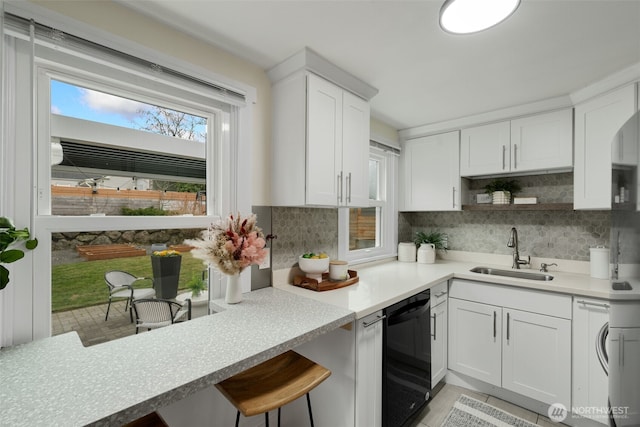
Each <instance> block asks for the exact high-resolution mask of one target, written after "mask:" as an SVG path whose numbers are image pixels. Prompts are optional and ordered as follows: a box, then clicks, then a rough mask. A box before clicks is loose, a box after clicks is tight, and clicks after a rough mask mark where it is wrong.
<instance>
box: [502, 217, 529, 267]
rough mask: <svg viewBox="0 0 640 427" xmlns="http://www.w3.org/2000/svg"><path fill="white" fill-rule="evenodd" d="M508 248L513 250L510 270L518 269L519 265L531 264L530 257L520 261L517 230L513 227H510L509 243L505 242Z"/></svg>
mask: <svg viewBox="0 0 640 427" xmlns="http://www.w3.org/2000/svg"><path fill="white" fill-rule="evenodd" d="M507 247H508V248H513V264H512V265H511V268H515V269H518V270H519V269H520V266H521V265H526V264H529V263H530V262H531V257H530V256H529V257H527V259H526V260H524V259H520V252H519V248H518V230H516V228H515V227H511V234H510V235H509V241H508V242H507Z"/></svg>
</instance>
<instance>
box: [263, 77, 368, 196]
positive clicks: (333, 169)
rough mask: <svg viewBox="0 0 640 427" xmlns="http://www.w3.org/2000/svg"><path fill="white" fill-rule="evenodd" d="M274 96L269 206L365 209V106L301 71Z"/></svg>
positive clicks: (279, 85)
mask: <svg viewBox="0 0 640 427" xmlns="http://www.w3.org/2000/svg"><path fill="white" fill-rule="evenodd" d="M272 93H273V100H274V112H273V114H274V128H273V142H272V143H273V152H272V154H273V156H272V163H273V172H272V184H273V185H272V202H273V205H274V206H307V205H309V206H368V203H369V197H368V189H369V187H368V182H369V181H368V179H369V171H368V167H369V166H368V165H369V121H370V116H369V103H368V102H367V101H365V100H363V99H361V98H359V97H357V96H355V95H353V94H352V93H350V92H348V91H346V90H344V89H342V88H340V87H338V86H336V85H334V84H333V83H330V82H328V81H327V80H324V79H322V78H320V77H318V76H316V75H314V74H312V73H309V72H304V71H303V72H298V73H295V74H293V75H291V76H289V77H287V78H285V79H283V80H281V81H278V82H276V83H275V84H274V85H273V92H272ZM305 113H306V114H305Z"/></svg>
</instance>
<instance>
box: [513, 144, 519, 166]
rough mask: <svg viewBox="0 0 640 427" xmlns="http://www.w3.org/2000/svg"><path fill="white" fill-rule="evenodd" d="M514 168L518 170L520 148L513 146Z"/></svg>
mask: <svg viewBox="0 0 640 427" xmlns="http://www.w3.org/2000/svg"><path fill="white" fill-rule="evenodd" d="M513 168H514V169H518V146H517V145H516V144H513Z"/></svg>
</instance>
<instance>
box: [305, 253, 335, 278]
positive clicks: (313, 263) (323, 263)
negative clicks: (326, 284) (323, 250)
mask: <svg viewBox="0 0 640 427" xmlns="http://www.w3.org/2000/svg"><path fill="white" fill-rule="evenodd" d="M329 261H330V259H329V257H327V258H318V259H311V258H302V256H300V257H299V258H298V267H300V270H302V271H304V272H305V273H306V276H307V277H308V278H310V279H315V280H317V281H318V282H322V273H324V272H326V271H327V270H328V269H329Z"/></svg>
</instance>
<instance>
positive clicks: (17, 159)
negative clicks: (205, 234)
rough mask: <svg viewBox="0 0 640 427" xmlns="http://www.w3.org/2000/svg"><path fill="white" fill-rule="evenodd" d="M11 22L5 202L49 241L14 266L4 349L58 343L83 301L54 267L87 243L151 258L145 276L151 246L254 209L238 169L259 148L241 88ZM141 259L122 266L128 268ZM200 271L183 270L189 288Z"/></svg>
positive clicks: (7, 32) (118, 261) (81, 289)
mask: <svg viewBox="0 0 640 427" xmlns="http://www.w3.org/2000/svg"><path fill="white" fill-rule="evenodd" d="M5 24H7V25H5V38H4V42H5V44H4V53H5V55H4V58H3V59H5V61H3V67H4V68H3V73H4V80H5V82H6V85H5V86H6V88H9V90H8V91H7V93H6V96H3V103H4V107H5V108H3V114H4V116H3V118H4V123H8V124H9V125H10V126H7V127H6V129H3V132H4V135H5V137H4V139H3V141H8V143H7V144H6V146H5V145H3V146H2V147H0V149H2V150H3V158H2V159H0V160H1V162H0V163H2V165H3V168H2V170H1V171H0V175H2V177H3V182H4V185H2V186H1V187H0V188H1V189H2V192H1V194H0V196H2V199H3V200H10V201H11V203H10V204H9V203H7V204H4V206H3V215H5V216H11V217H14V218H21V219H22V222H23V223H24V222H27V223H28V225H29V226H30V229H31V230H32V231H33V233H34V234H35V235H36V236H37V237H38V239H39V240H40V241H41V242H42V243H43V244H41V245H40V246H39V248H38V250H37V251H33V253H29V254H28V256H27V257H26V259H25V260H24V262H23V263H20V265H18V267H17V268H16V269H15V271H13V272H12V274H13V277H14V278H15V279H16V281H21V285H22V286H20V287H13V288H12V289H13V290H14V291H15V294H13V293H12V294H10V295H9V296H8V297H7V298H10V301H11V304H5V306H12V307H20V310H16V311H15V312H11V313H8V314H6V315H5V316H3V318H4V319H9V321H8V322H7V323H4V324H0V327H2V331H0V332H2V335H0V344H2V343H9V344H11V343H16V342H24V341H28V340H30V339H37V338H42V337H46V336H49V335H50V333H51V330H52V319H51V316H50V315H47V313H51V310H52V308H56V307H60V310H66V309H68V308H73V307H72V305H70V304H72V303H77V301H78V299H80V298H84V297H86V295H83V296H80V295H76V294H75V293H69V294H65V293H64V292H65V290H66V291H68V290H69V289H71V288H69V287H68V286H67V285H68V284H67V282H66V281H65V276H68V275H66V274H65V273H61V275H58V274H56V273H55V272H58V271H62V267H59V266H60V265H62V264H66V263H67V262H66V261H67V260H68V259H75V258H77V257H78V256H79V255H78V252H79V251H78V249H77V248H78V247H79V246H86V245H87V244H88V243H89V240H91V244H95V245H99V246H112V245H124V246H127V248H130V249H135V250H138V251H140V250H142V251H143V252H145V255H142V256H141V265H142V266H143V267H144V268H148V267H149V264H150V260H149V253H150V251H151V250H152V248H153V246H155V245H156V244H165V245H167V246H170V245H174V244H179V243H180V240H182V237H180V238H176V239H177V240H176V239H173V240H172V238H171V235H174V237H175V236H176V235H178V233H177V232H180V233H183V232H187V231H189V230H198V229H200V230H201V229H205V228H207V226H209V225H210V223H211V222H212V221H214V220H215V219H217V218H218V217H219V216H220V215H221V214H222V213H224V214H226V213H228V212H232V211H235V210H247V209H248V205H249V203H250V200H249V199H248V198H247V197H246V196H243V195H244V194H250V192H248V191H241V190H244V187H245V186H246V185H247V182H245V181H242V182H239V181H240V180H239V179H238V177H237V174H236V166H235V165H236V162H237V159H238V158H239V157H240V156H241V155H242V154H243V152H244V151H246V150H247V149H248V148H247V147H248V145H247V143H248V142H249V141H250V135H251V133H250V131H249V129H248V124H249V123H251V120H250V117H251V112H250V111H249V112H247V109H246V108H245V109H244V110H243V107H244V106H245V105H246V104H245V100H244V95H243V94H242V93H240V92H238V91H236V90H235V89H232V88H226V87H222V86H216V84H213V83H209V77H210V76H209V75H208V74H202V73H200V74H198V73H199V72H200V71H201V70H198V72H196V75H195V77H191V76H190V75H187V74H185V71H184V70H185V69H186V70H187V72H190V71H191V68H190V67H189V66H188V65H186V66H185V67H183V66H182V65H178V69H179V70H181V71H175V70H171V69H167V68H163V67H162V66H160V65H157V64H150V63H148V62H146V61H145V60H144V59H140V58H136V57H132V56H130V55H128V54H126V53H122V52H117V51H114V50H112V49H109V48H107V47H103V46H100V45H98V44H94V43H91V42H87V41H86V40H82V39H78V38H75V37H73V36H71V35H69V34H66V33H60V32H59V31H57V30H52V29H50V28H47V27H44V26H41V25H39V24H35V23H33V21H32V22H29V21H28V20H24V19H21V18H16V17H11V16H8V17H7V19H5ZM134 50H135V49H134ZM147 54H148V55H147ZM145 55H146V56H154V55H153V54H152V53H150V52H145ZM161 59H162V58H161ZM169 62H170V63H171V61H169ZM174 64H175V63H174ZM251 94H252V96H253V95H254V93H253V92H251ZM249 110H250V107H249ZM3 144H4V142H3ZM5 153H6V156H5V155H4V154H5ZM9 183H10V184H9ZM241 187H242V188H241ZM168 231H171V232H172V233H173V231H177V232H176V234H172V233H171V234H170V233H168ZM165 235H166V236H165ZM87 239H89V240H87ZM47 241H51V242H52V243H53V242H54V241H55V242H58V243H60V244H59V245H57V246H55V247H54V245H53V244H51V245H48V244H46V243H45V242H47ZM65 242H71V243H69V244H68V245H66V246H65ZM111 249H114V248H111V247H109V248H106V250H109V251H111ZM115 249H118V248H115ZM62 251H65V252H66V253H65V255H66V256H65V257H63V256H62ZM111 252H113V251H111ZM58 255H60V256H58ZM110 255H113V253H110ZM67 258H68V259H67ZM142 258H144V259H142ZM187 258H189V257H188V255H185V260H186V259H187ZM133 260H134V257H133V256H125V257H122V258H120V259H117V258H116V259H115V264H116V265H119V266H120V269H125V261H126V262H131V261H133ZM99 261H101V260H95V261H94V260H89V261H86V262H85V261H83V264H81V266H82V267H87V266H88V265H89V263H92V262H95V263H98V262H99ZM69 264H71V263H69ZM196 264H197V266H196V267H197V269H200V267H201V263H200V262H197V263H196ZM96 265H97V264H96ZM185 265H186V264H185ZM51 266H55V267H56V268H55V269H52V268H51ZM48 267H49V268H48ZM100 268H102V267H100ZM104 268H106V267H104ZM109 268H111V267H109ZM52 270H55V272H52ZM83 270H84V268H79V269H78V271H80V274H82V271H83ZM101 273H103V272H102V270H100V271H97V273H96V276H95V277H98V279H97V280H94V284H95V285H97V286H98V287H99V288H101V287H100V285H101V284H102V283H100V275H101ZM196 273H201V272H199V271H196V272H195V273H194V272H192V271H190V270H186V269H185V277H181V280H183V279H184V281H186V280H191V279H192V277H191V276H193V275H197V274H196ZM212 273H213V272H212ZM68 277H71V276H68ZM60 279H62V280H60ZM214 279H215V277H214ZM245 279H247V278H246V277H245ZM77 280H79V281H80V282H78V283H74V284H73V285H75V286H76V287H75V289H76V290H78V291H79V292H84V290H85V289H87V287H86V286H83V284H82V278H80V279H77ZM29 282H31V286H30V283H29ZM244 282H246V283H244ZM244 282H243V288H245V289H246V288H248V280H244ZM65 288H69V289H65ZM53 292H60V294H59V295H55V298H53V294H52V293H53ZM101 292H102V291H101ZM104 295H105V297H106V296H107V292H106V287H105V288H104ZM105 301H106V300H105ZM125 320H126V319H125Z"/></svg>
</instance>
